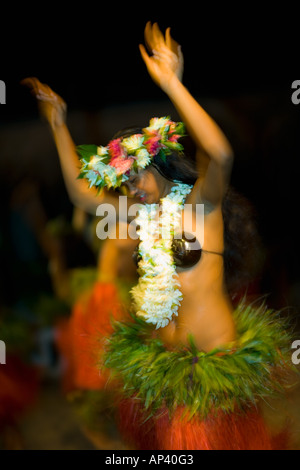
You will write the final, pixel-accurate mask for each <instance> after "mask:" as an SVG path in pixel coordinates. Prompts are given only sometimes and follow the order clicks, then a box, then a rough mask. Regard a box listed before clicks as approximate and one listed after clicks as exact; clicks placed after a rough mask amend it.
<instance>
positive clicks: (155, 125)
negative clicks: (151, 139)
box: [146, 117, 170, 133]
mask: <svg viewBox="0 0 300 470" xmlns="http://www.w3.org/2000/svg"><path fill="white" fill-rule="evenodd" d="M149 124H150V125H149V127H146V130H147V131H148V132H150V133H151V131H158V130H160V129H165V127H166V126H169V124H170V119H169V118H167V117H161V118H157V117H155V118H152V119H150V122H149Z"/></svg>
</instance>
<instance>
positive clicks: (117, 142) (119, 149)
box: [108, 139, 126, 160]
mask: <svg viewBox="0 0 300 470" xmlns="http://www.w3.org/2000/svg"><path fill="white" fill-rule="evenodd" d="M108 149H109V153H110V154H111V157H112V160H113V159H114V158H118V157H125V156H126V154H125V149H124V147H123V146H122V145H121V139H114V140H111V141H110V142H109V144H108Z"/></svg>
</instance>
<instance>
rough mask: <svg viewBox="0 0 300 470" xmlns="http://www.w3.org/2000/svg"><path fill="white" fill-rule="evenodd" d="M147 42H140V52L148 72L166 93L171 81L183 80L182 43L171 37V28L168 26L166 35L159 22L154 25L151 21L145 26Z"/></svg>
mask: <svg viewBox="0 0 300 470" xmlns="http://www.w3.org/2000/svg"><path fill="white" fill-rule="evenodd" d="M145 43H146V47H147V49H148V51H149V52H150V53H151V54H152V55H149V54H148V53H147V51H146V48H145V46H144V45H142V44H140V46H139V47H140V52H141V55H142V58H143V60H144V62H145V64H146V67H147V69H148V72H149V74H150V76H151V78H152V79H153V80H154V82H155V83H156V84H157V85H158V86H159V87H160V88H161V89H162V90H163V91H164V92H166V93H168V88H169V85H170V83H171V82H172V81H173V80H174V79H178V80H179V81H181V80H182V75H183V54H182V52H181V47H180V45H179V44H178V43H177V42H176V41H174V39H173V38H172V37H171V33H170V28H167V30H166V33H165V37H164V36H163V34H162V32H161V31H160V29H159V27H158V24H157V23H154V24H153V26H152V25H151V23H150V22H148V23H147V24H146V28H145Z"/></svg>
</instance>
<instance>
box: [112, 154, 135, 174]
mask: <svg viewBox="0 0 300 470" xmlns="http://www.w3.org/2000/svg"><path fill="white" fill-rule="evenodd" d="M133 162H134V158H131V157H128V158H124V157H122V156H120V157H115V158H112V159H111V161H110V162H109V165H110V166H113V167H114V168H115V169H116V172H117V175H122V174H124V173H126V171H128V170H130V168H131V166H132V164H133Z"/></svg>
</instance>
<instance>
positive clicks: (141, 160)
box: [135, 149, 151, 168]
mask: <svg viewBox="0 0 300 470" xmlns="http://www.w3.org/2000/svg"><path fill="white" fill-rule="evenodd" d="M135 156H136V161H137V164H138V166H139V167H141V168H145V167H146V166H147V165H149V163H150V162H151V157H150V155H149V153H148V151H147V150H146V149H140V150H138V151H137V152H136V154H135Z"/></svg>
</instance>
